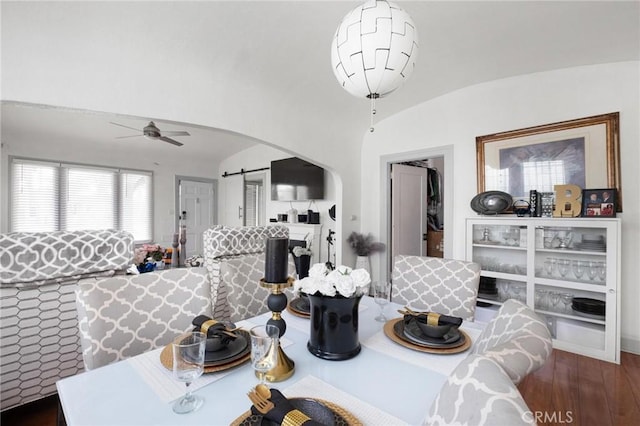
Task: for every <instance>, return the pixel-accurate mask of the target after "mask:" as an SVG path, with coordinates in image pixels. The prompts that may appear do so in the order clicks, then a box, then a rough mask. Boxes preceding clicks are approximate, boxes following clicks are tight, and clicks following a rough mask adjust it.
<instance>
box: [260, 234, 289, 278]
mask: <svg viewBox="0 0 640 426" xmlns="http://www.w3.org/2000/svg"><path fill="white" fill-rule="evenodd" d="M265 251H266V255H265V264H264V280H265V281H266V282H268V283H286V282H287V278H288V276H289V274H288V272H289V262H288V256H289V239H288V238H267V243H266V250H265Z"/></svg>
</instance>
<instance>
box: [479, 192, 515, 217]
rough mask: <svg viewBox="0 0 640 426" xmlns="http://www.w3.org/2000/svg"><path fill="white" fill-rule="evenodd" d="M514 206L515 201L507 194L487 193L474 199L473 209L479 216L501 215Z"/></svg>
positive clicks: (482, 193)
mask: <svg viewBox="0 0 640 426" xmlns="http://www.w3.org/2000/svg"><path fill="white" fill-rule="evenodd" d="M512 204H513V199H512V198H511V195H509V194H507V193H506V192H502V191H486V192H481V193H480V194H478V195H476V196H475V197H473V199H472V200H471V209H472V210H473V211H474V212H476V213H478V214H484V215H490V214H500V213H502V212H504V211H506V210H508V209H509V207H511V205H512Z"/></svg>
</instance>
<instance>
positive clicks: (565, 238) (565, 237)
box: [558, 232, 573, 249]
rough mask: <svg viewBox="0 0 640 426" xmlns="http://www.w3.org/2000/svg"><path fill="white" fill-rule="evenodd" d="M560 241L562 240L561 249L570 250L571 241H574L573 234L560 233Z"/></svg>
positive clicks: (559, 246)
mask: <svg viewBox="0 0 640 426" xmlns="http://www.w3.org/2000/svg"><path fill="white" fill-rule="evenodd" d="M558 239H559V240H560V245H558V248H559V249H568V248H569V245H570V244H571V240H573V233H572V232H567V233H562V232H561V233H559V235H558Z"/></svg>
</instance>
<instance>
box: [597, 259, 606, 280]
mask: <svg viewBox="0 0 640 426" xmlns="http://www.w3.org/2000/svg"><path fill="white" fill-rule="evenodd" d="M597 271H598V278H599V279H600V281H605V280H606V278H607V264H606V263H605V262H598V266H597Z"/></svg>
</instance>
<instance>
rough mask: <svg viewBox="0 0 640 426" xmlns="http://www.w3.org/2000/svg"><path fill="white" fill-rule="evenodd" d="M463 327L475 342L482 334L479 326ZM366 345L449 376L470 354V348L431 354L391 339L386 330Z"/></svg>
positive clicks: (375, 335) (364, 343)
mask: <svg viewBox="0 0 640 426" xmlns="http://www.w3.org/2000/svg"><path fill="white" fill-rule="evenodd" d="M462 329H463V330H464V331H465V332H466V333H467V334H468V335H469V337H471V340H472V341H473V342H475V341H476V340H477V339H478V336H480V333H481V330H479V329H478V328H475V327H474V328H472V327H465V326H463V327H462ZM361 343H362V344H363V345H364V346H366V347H368V348H370V349H373V350H375V351H378V352H382V353H383V354H385V355H388V356H391V357H394V358H397V359H399V360H402V361H405V362H408V363H411V364H413V365H417V366H418V367H422V368H428V369H430V370H432V371H436V372H438V373H441V374H444V375H445V376H448V375H450V374H451V372H452V371H453V370H454V369H455V368H456V367H457V366H458V364H459V363H460V361H462V360H463V359H464V358H466V357H467V356H468V355H469V350H467V351H465V352H461V353H458V354H442V355H439V354H431V353H425V352H420V351H414V350H413V349H409V348H405V347H404V346H401V345H399V344H398V343H396V342H394V341H392V340H391V339H389V338H388V337H387V336H386V335H385V334H384V331H380V332H378V333H376V334H374V335H373V336H371V337H370V338H368V339H366V340H365V341H363V342H361Z"/></svg>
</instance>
